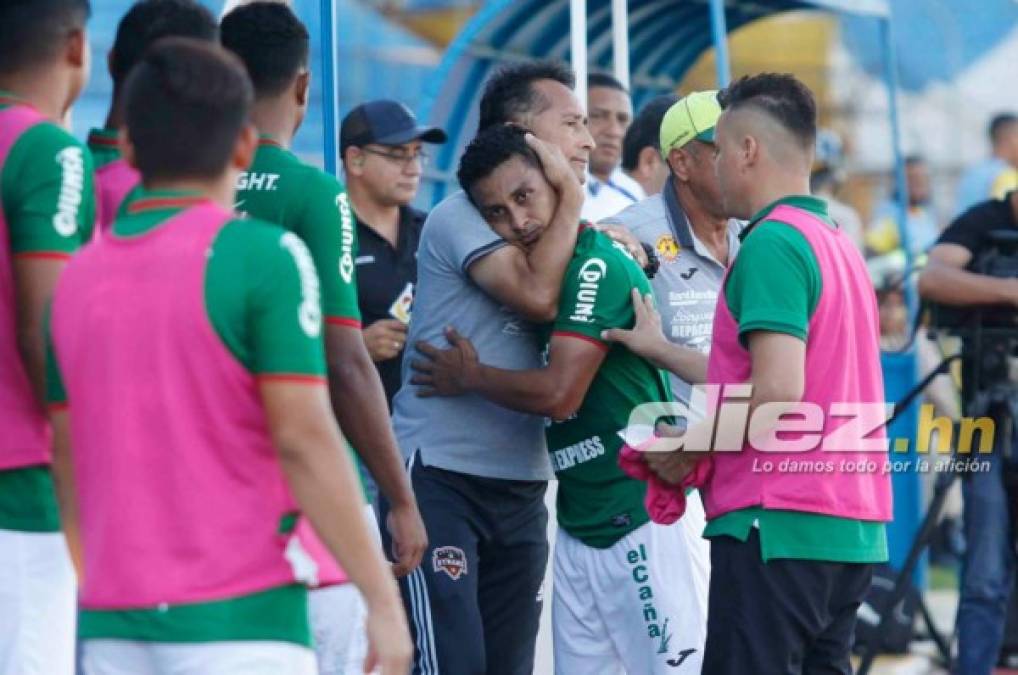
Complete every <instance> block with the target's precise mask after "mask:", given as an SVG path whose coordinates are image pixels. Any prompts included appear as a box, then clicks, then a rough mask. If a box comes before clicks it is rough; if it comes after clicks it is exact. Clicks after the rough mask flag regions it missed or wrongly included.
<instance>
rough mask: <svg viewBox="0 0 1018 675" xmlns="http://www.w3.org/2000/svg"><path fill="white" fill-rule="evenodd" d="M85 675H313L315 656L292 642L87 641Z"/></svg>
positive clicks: (84, 654) (84, 648)
mask: <svg viewBox="0 0 1018 675" xmlns="http://www.w3.org/2000/svg"><path fill="white" fill-rule="evenodd" d="M82 664H83V670H84V675H166V674H167V673H173V675H316V673H317V672H318V669H317V668H316V667H315V653H314V652H313V651H311V650H310V649H308V648H307V647H302V646H301V645H297V644H293V643H290V642H273V641H268V640H265V641H260V640H252V641H247V640H237V641H223V642H202V643H195V644H184V643H176V642H174V643H169V642H140V641H135V640H106V639H94V640H85V641H84V644H83V647H82Z"/></svg>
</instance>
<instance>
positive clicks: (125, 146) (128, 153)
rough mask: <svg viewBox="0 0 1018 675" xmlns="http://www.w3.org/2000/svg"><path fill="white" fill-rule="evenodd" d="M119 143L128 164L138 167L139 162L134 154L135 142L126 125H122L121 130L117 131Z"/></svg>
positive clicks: (121, 152) (134, 167)
mask: <svg viewBox="0 0 1018 675" xmlns="http://www.w3.org/2000/svg"><path fill="white" fill-rule="evenodd" d="M117 145H118V146H119V148H120V154H121V155H122V156H123V158H124V161H125V162H127V164H128V166H130V167H131V168H133V169H137V168H138V163H137V159H136V158H135V156H134V144H133V143H131V136H130V134H128V133H127V127H126V126H122V127H120V131H118V132H117Z"/></svg>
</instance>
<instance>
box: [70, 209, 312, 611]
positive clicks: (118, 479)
mask: <svg viewBox="0 0 1018 675" xmlns="http://www.w3.org/2000/svg"><path fill="white" fill-rule="evenodd" d="M231 217H232V215H231V214H230V213H228V212H227V211H226V210H224V209H222V208H220V207H219V206H216V205H213V204H212V203H210V202H203V203H201V204H199V205H197V206H194V207H192V208H189V209H187V210H185V211H183V212H181V213H180V214H178V215H177V216H175V217H173V218H171V219H169V220H168V221H166V222H164V223H162V224H161V225H159V226H158V227H157V228H156V229H155V230H152V231H150V232H148V233H145V234H143V235H140V236H137V237H118V236H107V237H104V238H102V239H99V240H97V241H95V242H93V243H91V244H90V245H88V246H87V247H85V249H83V250H82V252H81V253H79V254H78V255H77V256H76V257H75V258H74V259H72V260H71V262H70V263H69V264H68V267H67V270H66V271H65V273H64V275H63V277H62V278H61V279H60V283H59V285H58V288H57V292H56V295H55V298H54V302H53V317H52V330H53V338H54V345H55V349H56V354H57V358H58V361H59V364H60V370H61V373H62V375H63V377H64V383H65V385H66V390H67V395H68V401H69V403H70V409H69V410H70V421H71V433H72V441H73V445H72V448H73V451H72V455H73V461H74V471H75V479H76V483H77V489H78V503H79V510H80V523H81V532H82V541H83V548H84V559H85V583H84V587H83V588H82V590H81V603H82V606H83V607H85V608H89V609H127V608H145V607H156V606H158V605H160V604H161V603H171V604H175V603H190V602H201V601H212V600H218V599H224V598H230V597H235V596H239V595H243V594H246V593H251V592H256V591H260V590H264V589H268V588H272V587H277V586H280V585H284V584H288V583H291V582H293V581H294V572H293V569H292V568H291V566H290V565H289V564H288V562H287V560H286V559H285V558H284V551H285V548H286V545H287V540H288V537H287V536H286V535H282V534H280V532H279V526H280V520H281V518H283V516H284V515H286V514H290V513H294V512H296V511H297V506H296V504H295V502H294V500H293V497H292V496H291V494H290V491H289V489H288V487H287V484H286V481H285V478H284V475H283V472H282V470H281V468H280V466H279V462H278V460H277V458H276V452H275V449H274V447H273V445H272V441H271V438H270V436H269V430H268V428H267V424H266V420H265V413H264V409H263V407H262V405H261V401H260V398H259V394H258V387H257V383H256V381H255V378H254V376H253V375H252V374H251V373H250V372H248V371H247V370H246V369H245V368H244V367H243V366H242V365H241V364H240V363H239V362H238V361H237V360H236V358H235V357H234V356H233V354H232V353H230V352H229V351H228V349H227V348H226V346H225V345H224V344H223V342H222V340H221V339H220V338H219V336H218V335H217V334H216V333H215V329H214V328H213V326H212V324H211V323H210V321H209V318H208V315H207V312H206V307H205V292H204V282H205V266H206V263H207V261H208V256H209V252H210V247H211V245H212V243H213V241H214V240H215V237H216V236H217V234H218V233H219V231H220V230H221V228H222V227H223V225H224V223H225V222H226V221H227V220H229V219H230V218H231Z"/></svg>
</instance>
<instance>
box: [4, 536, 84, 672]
mask: <svg viewBox="0 0 1018 675" xmlns="http://www.w3.org/2000/svg"><path fill="white" fill-rule="evenodd" d="M76 586H77V583H76V580H75V578H74V567H73V566H72V565H71V556H70V554H69V553H68V551H67V543H66V541H65V540H64V535H63V533H62V532H17V531H14V530H0V673H3V674H4V675H73V673H74V633H75V623H76V611H77V610H76V607H75V603H76V595H77V590H76Z"/></svg>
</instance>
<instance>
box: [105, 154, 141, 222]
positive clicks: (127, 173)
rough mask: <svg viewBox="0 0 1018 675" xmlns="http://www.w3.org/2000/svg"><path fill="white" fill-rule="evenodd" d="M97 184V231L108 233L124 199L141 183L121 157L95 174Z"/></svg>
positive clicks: (139, 176)
mask: <svg viewBox="0 0 1018 675" xmlns="http://www.w3.org/2000/svg"><path fill="white" fill-rule="evenodd" d="M95 177H96V181H97V182H98V183H99V230H100V231H101V232H102V233H103V234H105V233H107V232H109V229H110V226H112V225H113V221H114V220H116V219H117V211H119V210H120V205H121V204H123V203H124V198H125V197H127V193H128V192H130V191H131V190H133V189H134V188H135V186H137V185H138V184H139V183H140V182H141V174H139V173H138V171H137V170H136V169H135V168H133V167H132V166H131V165H130V164H128V163H127V161H126V160H125V159H124V158H123V157H121V158H120V159H117V160H114V161H112V162H110V163H109V164H107V165H106V166H104V167H102V168H101V169H99V170H98V171H96V172H95Z"/></svg>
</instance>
